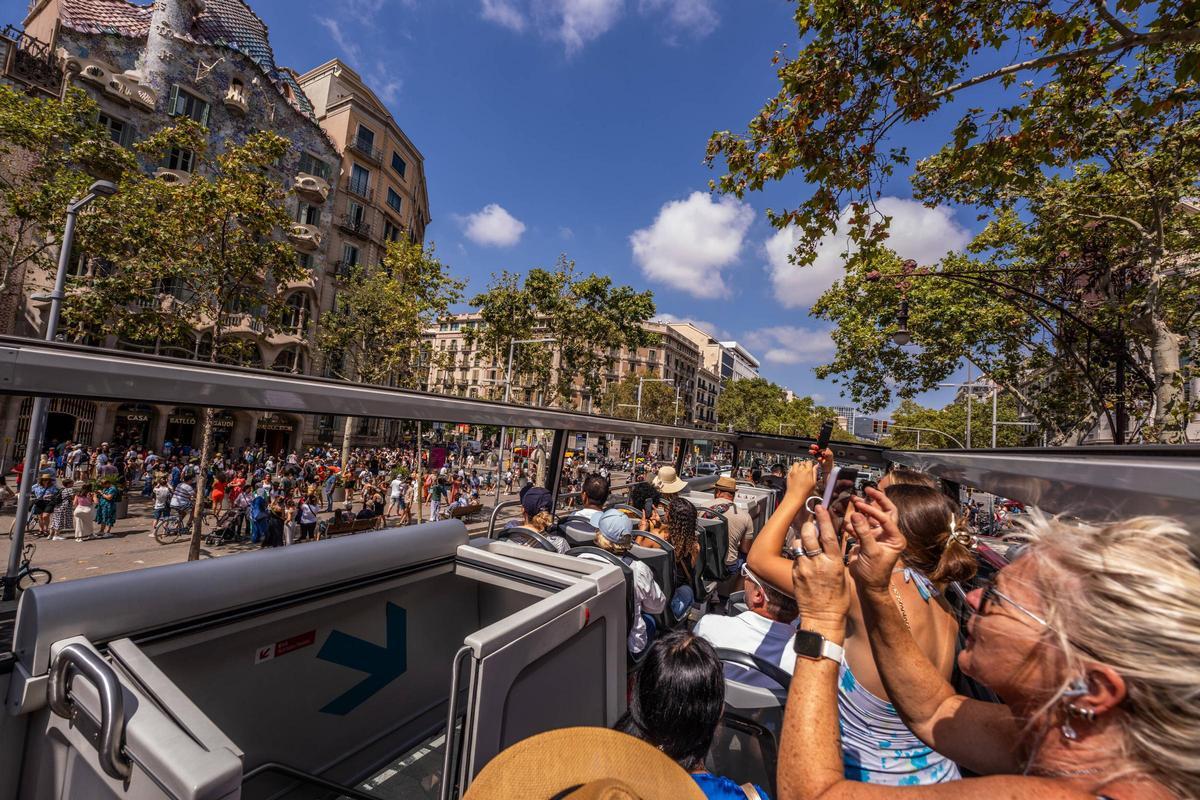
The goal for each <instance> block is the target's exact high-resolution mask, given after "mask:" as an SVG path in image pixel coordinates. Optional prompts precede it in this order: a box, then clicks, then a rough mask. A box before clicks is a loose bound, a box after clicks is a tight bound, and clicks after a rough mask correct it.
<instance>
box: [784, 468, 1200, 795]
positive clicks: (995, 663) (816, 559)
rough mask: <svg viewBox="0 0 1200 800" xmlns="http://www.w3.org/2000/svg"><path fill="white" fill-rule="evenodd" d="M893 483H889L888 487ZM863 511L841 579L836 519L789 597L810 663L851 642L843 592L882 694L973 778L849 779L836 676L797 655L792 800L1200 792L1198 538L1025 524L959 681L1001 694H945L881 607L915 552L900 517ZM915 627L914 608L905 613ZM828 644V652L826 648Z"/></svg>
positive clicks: (984, 597) (857, 513)
mask: <svg viewBox="0 0 1200 800" xmlns="http://www.w3.org/2000/svg"><path fill="white" fill-rule="evenodd" d="M895 488H899V487H893V489H895ZM868 494H869V496H870V497H871V500H872V502H871V503H866V502H863V501H862V500H856V502H855V508H854V512H853V513H851V514H850V516H849V520H848V527H847V526H846V525H844V526H843V535H846V534H847V533H848V534H849V535H851V536H853V537H855V538H856V540H857V541H858V545H857V546H856V547H855V548H853V549H852V550H851V552H850V554H849V556H850V557H849V559H848V561H849V568H848V569H847V568H846V567H844V566H843V563H844V561H843V555H842V549H841V548H840V547H839V545H838V542H837V536H836V529H835V527H834V524H833V522H832V521H831V520H830V518H829V516H828V515H827V514H825V513H824V512H823V511H818V515H817V518H818V521H819V523H820V524H819V529H818V530H816V531H814V530H813V529H812V527H811V526H806V528H805V531H804V533H803V536H802V540H801V541H802V546H803V550H804V552H806V553H809V554H811V555H810V556H807V557H806V556H802V557H800V558H798V559H797V560H796V564H795V569H794V571H793V581H794V594H795V597H796V601H797V604H798V605H799V607H800V614H801V619H802V620H803V621H802V623H801V627H802V631H803V633H802V632H798V633H797V642H798V643H799V642H800V641H801V638H800V637H801V636H802V635H803V636H804V637H805V638H806V639H807V641H805V647H806V650H807V651H808V652H810V653H813V654H814V655H815V654H817V653H820V652H822V651H828V644H834V645H837V644H840V643H842V641H843V640H844V638H845V626H844V621H845V619H846V617H847V612H848V606H849V604H850V602H851V599H852V597H854V596H857V598H858V602H859V603H860V604H861V605H862V607H863V609H864V612H865V613H864V622H865V625H866V635H867V636H868V637H869V638H870V641H871V646H872V649H873V650H874V653H875V661H876V664H877V666H878V669H879V674H880V676H881V677H882V679H883V681H884V683H885V684H886V685H887V687H888V693H889V697H890V698H891V701H892V703H893V704H895V707H896V709H897V710H898V711H899V713H901V714H902V715H903V717H904V719H906V720H908V721H909V724H910V726H911V727H912V729H913V731H915V732H916V733H917V735H918V736H919V737H920V738H921V740H922V741H923V742H924V743H925V744H927V745H928V746H929V747H931V748H934V749H936V750H937V751H938V752H941V753H944V754H945V755H946V757H948V758H951V759H953V760H955V761H957V762H958V763H960V764H962V765H963V767H964V768H966V769H969V770H970V771H972V772H974V773H977V774H979V775H984V776H989V777H980V778H968V779H966V780H963V781H961V782H958V783H956V784H954V785H953V786H944V787H942V786H939V787H925V788H923V789H921V790H918V791H917V792H911V791H909V790H906V789H899V788H898V789H892V790H888V789H881V788H880V787H865V786H858V785H856V784H847V783H844V775H843V771H842V764H841V763H839V761H838V759H837V758H836V756H835V754H834V753H833V752H831V750H830V748H829V747H828V742H829V741H830V740H833V739H834V738H835V737H837V736H838V723H837V718H836V716H835V708H836V706H835V703H836V700H835V697H836V695H835V683H836V681H837V680H838V678H837V675H838V670H837V669H835V668H834V666H833V665H832V664H829V663H828V662H827V661H826V660H825V658H824V657H821V656H819V655H818V656H817V657H816V658H812V659H810V658H807V657H806V658H797V661H796V667H795V671H794V673H793V679H792V683H791V687H790V694H789V697H788V703H787V714H786V717H785V721H784V729H783V738H782V745H781V748H780V753H779V787H780V792H781V794H782V796H784V797H786V798H788V800H808V799H809V798H818V797H819V798H830V797H837V798H846V799H847V800H854V798H860V797H861V798H864V799H865V798H870V800H876V799H877V798H878V800H886V799H887V798H890V797H893V796H894V797H896V798H898V799H900V798H907V797H922V798H930V799H931V800H938V798H953V799H954V800H976V799H977V798H979V799H981V800H992V799H993V798H999V797H1037V798H1057V799H1058V800H1135V798H1136V800H1181V799H1182V798H1194V797H1196V796H1197V794H1196V790H1197V787H1198V786H1200V702H1198V699H1200V696H1198V691H1200V689H1198V688H1197V687H1200V666H1198V665H1200V564H1198V563H1197V560H1196V555H1195V552H1194V551H1193V550H1192V546H1193V544H1194V534H1193V533H1192V532H1190V531H1189V530H1188V529H1187V528H1186V527H1185V526H1184V525H1183V524H1181V523H1180V522H1178V521H1176V520H1173V519H1168V518H1164V517H1136V518H1132V519H1127V520H1123V521H1118V522H1109V523H1104V524H1085V523H1080V522H1077V521H1070V522H1068V521H1066V520H1056V519H1048V518H1046V517H1045V516H1042V515H1040V514H1031V515H1028V516H1027V517H1026V518H1025V519H1023V521H1022V527H1023V529H1024V534H1025V537H1026V539H1027V542H1028V544H1027V547H1026V549H1025V551H1024V552H1023V554H1022V555H1020V556H1018V557H1017V559H1016V560H1015V561H1013V562H1012V563H1011V564H1009V565H1008V566H1006V567H1004V568H1003V569H1002V570H1000V572H999V573H998V574H997V575H996V577H995V579H994V580H993V581H992V583H991V584H990V585H989V586H987V587H979V588H976V589H974V590H972V591H971V592H969V593H968V594H967V602H968V604H969V605H970V606H971V608H972V610H973V611H974V615H973V616H972V618H971V620H970V623H969V628H968V629H969V634H970V635H969V636H968V638H967V642H966V646H965V648H964V649H963V651H962V652H961V653H959V654H958V659H957V660H958V665H959V667H960V668H961V669H962V671H963V672H964V673H966V674H967V675H970V676H971V677H973V678H974V679H975V680H977V681H979V682H980V683H982V684H983V685H985V686H988V687H989V688H990V689H992V690H993V691H994V692H995V693H996V694H997V695H998V696H1000V697H1002V698H1004V703H1003V704H1000V703H987V702H981V701H978V700H974V699H971V698H968V697H963V696H960V695H958V694H956V693H955V690H954V688H953V687H952V686H951V685H950V683H949V682H948V681H947V680H946V678H945V675H944V674H943V672H942V670H941V669H940V668H939V666H937V665H935V664H934V663H932V662H931V661H930V659H929V657H928V656H927V655H926V654H925V653H924V652H922V651H923V648H922V647H921V645H920V643H919V641H918V640H917V638H916V637H915V635H914V634H915V632H914V631H910V629H909V626H908V625H907V624H905V614H904V610H903V608H902V607H901V606H899V605H898V604H896V603H895V602H894V599H893V597H892V594H891V589H892V586H893V583H892V578H893V575H894V573H895V570H896V569H897V568H898V567H899V566H900V565H901V564H902V563H903V562H902V561H901V559H902V558H903V555H904V553H905V552H907V546H908V545H907V543H906V541H905V533H904V526H903V524H902V522H901V518H902V514H903V512H902V511H900V510H898V508H897V505H896V504H894V503H893V502H892V500H891V499H890V498H889V497H887V496H885V495H884V494H881V493H879V492H878V491H871V492H868ZM910 616H911V613H910ZM822 639H824V643H823V642H822V641H821V640H822Z"/></svg>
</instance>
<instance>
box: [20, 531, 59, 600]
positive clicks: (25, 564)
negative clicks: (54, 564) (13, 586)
mask: <svg viewBox="0 0 1200 800" xmlns="http://www.w3.org/2000/svg"><path fill="white" fill-rule="evenodd" d="M36 549H37V548H36V547H35V546H34V545H33V544H32V543H31V544H27V545H25V549H24V550H22V551H21V568H20V569H19V570H18V571H17V589H18V590H20V591H22V592H23V591H25V590H26V589H28V588H29V587H30V586H40V585H42V584H45V583H49V582H50V581H52V580H54V576H53V575H51V574H50V570H48V569H42V568H41V567H31V566H30V565H29V562H31V561H33V554H34V551H35V550H36Z"/></svg>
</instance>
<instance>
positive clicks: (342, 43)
mask: <svg viewBox="0 0 1200 800" xmlns="http://www.w3.org/2000/svg"><path fill="white" fill-rule="evenodd" d="M317 22H318V23H320V25H321V27H323V28H325V30H327V31H329V37H330V38H331V39H333V43H334V44H336V45H337V46H338V49H339V50H341V51H342V55H344V56H345V57H346V60H347V61H349V62H350V63H351V64H357V63H358V62H359V60H360V58H361V56H362V50H361V49H360V48H359V46H358V43H357V42H355V41H354V40H353V39H352V38H351V37H350V36H348V35H347V34H346V33H345V31H343V30H342V26H341V23H339V22H338V21H337V20H336V19H331V18H330V17H317Z"/></svg>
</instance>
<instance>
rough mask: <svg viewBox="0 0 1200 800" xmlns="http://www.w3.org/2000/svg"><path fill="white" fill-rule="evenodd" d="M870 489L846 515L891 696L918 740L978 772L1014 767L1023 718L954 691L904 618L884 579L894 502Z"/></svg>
mask: <svg viewBox="0 0 1200 800" xmlns="http://www.w3.org/2000/svg"><path fill="white" fill-rule="evenodd" d="M867 492H868V494H869V496H870V497H871V498H872V500H874V504H873V505H868V504H867V503H866V502H864V501H863V500H861V499H859V498H855V500H854V504H855V513H853V514H851V515H850V521H851V524H852V525H853V527H854V534H855V537H856V538H857V540H858V542H859V544H858V546H857V547H856V548H855V549H854V550H853V551H852V552H851V555H850V572H851V574H852V575H853V576H854V580H855V584H856V586H857V587H858V596H859V600H860V602H861V604H862V612H863V620H864V623H865V624H866V628H867V636H868V639H869V641H870V643H871V652H872V654H873V655H874V657H875V666H876V668H877V669H878V670H879V677H880V679H881V680H882V681H883V685H884V688H885V689H886V690H887V695H888V699H889V700H891V703H892V705H893V706H895V708H896V710H897V711H898V712H899V713H900V716H901V718H902V719H903V720H904V723H905V724H906V725H907V726H908V727H909V728H910V729H911V730H912V732H913V733H914V734H916V736H917V737H918V738H919V739H920V740H921V741H923V742H924V743H925V744H927V745H929V746H930V747H932V748H933V749H934V750H937V751H938V752H939V753H941V754H942V755H944V756H947V757H948V758H950V759H952V760H953V761H955V762H957V763H958V764H960V765H961V766H964V767H966V768H967V769H969V770H971V771H972V772H977V773H980V774H994V773H1011V772H1016V771H1018V770H1019V761H1020V757H1019V754H1018V752H1017V750H1018V748H1019V743H1020V740H1021V733H1020V726H1019V724H1018V723H1017V721H1016V720H1015V719H1014V718H1013V715H1012V713H1011V711H1010V710H1009V708H1008V706H1005V705H1000V704H998V703H987V702H983V701H981V700H974V699H972V698H969V697H964V696H962V695H960V694H958V693H957V692H955V690H954V687H953V686H951V685H950V683H949V682H948V681H946V679H945V678H943V677H942V676H941V673H939V672H938V669H937V667H935V666H934V665H933V664H932V663H931V662H930V661H929V659H928V658H926V656H925V654H924V653H922V652H921V648H920V647H919V646H918V645H917V642H916V640H915V639H913V636H912V634H911V633H910V632H909V630H908V629H907V627H906V626H905V624H904V620H903V619H902V617H901V615H900V610H899V609H898V608H897V607H896V603H895V601H893V600H892V597H891V594H890V593H889V589H888V585H889V579H890V577H891V574H892V570H893V569H894V567H895V564H896V561H897V560H898V559H899V557H900V554H901V553H902V552H903V551H904V548H905V545H906V542H905V540H904V535H903V534H902V533H901V532H900V529H899V526H898V525H897V523H896V507H895V506H894V505H893V504H892V502H891V501H890V500H888V498H887V496H886V495H885V494H884V493H883V492H880V491H878V490H875V489H868V490H867Z"/></svg>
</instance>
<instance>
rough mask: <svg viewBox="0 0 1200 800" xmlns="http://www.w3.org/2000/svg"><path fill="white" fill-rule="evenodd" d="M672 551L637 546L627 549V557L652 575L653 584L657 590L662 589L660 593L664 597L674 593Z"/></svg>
mask: <svg viewBox="0 0 1200 800" xmlns="http://www.w3.org/2000/svg"><path fill="white" fill-rule="evenodd" d="M669 546H670V545H668V547H669ZM672 551H673V548H672ZM672 551H667V550H662V549H660V548H657V547H642V546H641V545H638V544H635V545H634V546H633V547H631V548H629V555H631V556H633V557H634V558H636V559H637V560H638V561H641V562H642V563H643V564H645V565H646V566H647V567H649V568H650V571H651V572H653V573H654V582H655V583H657V584H658V588H659V589H662V593H663V595H665V596H666V597H670V596H671V594H672V593H673V592H674V591H675V586H674V584H673V582H672V575H671V559H672V558H673V557H674V556H673V555H672Z"/></svg>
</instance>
